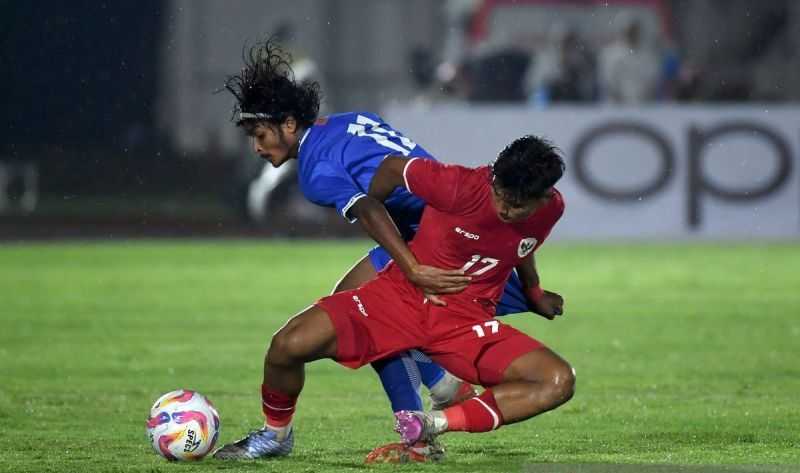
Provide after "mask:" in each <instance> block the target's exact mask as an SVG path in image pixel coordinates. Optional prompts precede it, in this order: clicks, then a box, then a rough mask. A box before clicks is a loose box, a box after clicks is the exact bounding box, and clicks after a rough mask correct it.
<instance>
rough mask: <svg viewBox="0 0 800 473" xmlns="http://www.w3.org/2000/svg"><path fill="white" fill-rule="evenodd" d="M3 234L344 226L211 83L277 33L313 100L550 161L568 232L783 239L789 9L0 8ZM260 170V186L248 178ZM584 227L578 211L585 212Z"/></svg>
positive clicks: (792, 152)
mask: <svg viewBox="0 0 800 473" xmlns="http://www.w3.org/2000/svg"><path fill="white" fill-rule="evenodd" d="M0 9H2V10H0V11H2V13H3V14H2V22H3V29H2V30H3V37H2V43H0V45H1V46H0V47H2V55H0V60H2V64H3V71H4V73H3V74H2V76H1V77H0V84H2V90H3V91H4V97H3V102H4V105H3V107H2V111H0V113H1V114H2V115H0V117H2V125H3V126H2V128H0V236H3V237H5V238H12V239H13V238H39V237H52V236H58V235H64V236H92V237H98V236H99V237H103V236H114V237H120V236H129V235H139V234H143V235H161V234H165V235H215V234H234V235H243V234H247V235H290V236H303V235H316V236H318V235H324V236H328V237H336V236H343V235H355V234H358V229H357V228H354V227H352V226H349V225H346V224H344V223H343V222H340V221H339V219H337V218H336V216H335V215H334V214H333V213H331V212H327V211H321V210H320V209H317V208H314V207H313V206H311V205H310V204H307V203H305V202H303V200H302V197H301V196H299V195H298V192H297V190H296V186H295V184H294V177H293V173H292V171H291V170H289V169H285V170H282V171H283V172H279V173H276V172H274V170H272V171H267V172H266V173H265V174H264V175H263V176H261V174H262V171H263V169H262V164H261V163H260V162H259V160H258V158H257V157H256V156H255V155H254V154H253V153H252V152H251V151H250V148H249V144H248V142H247V140H246V139H245V137H244V136H243V135H242V133H241V131H240V130H237V129H236V128H235V127H234V126H233V125H232V124H231V122H230V119H231V106H232V101H231V97H230V96H229V94H227V93H226V92H225V93H221V92H218V91H219V89H220V88H221V85H222V83H223V81H224V80H225V77H226V76H227V75H228V74H231V73H234V72H236V71H237V70H238V68H239V67H240V64H241V54H242V51H243V47H244V46H245V45H247V44H252V43H253V42H254V41H256V40H259V39H262V38H264V37H266V36H269V35H278V36H279V37H280V38H282V39H283V42H284V44H285V45H286V47H287V49H289V50H290V51H292V52H293V53H294V57H295V69H296V73H297V74H298V77H300V78H309V79H315V80H318V81H320V82H321V83H322V86H323V89H324V95H325V103H324V112H326V113H331V112H336V111H360V110H368V111H375V112H378V113H380V114H382V115H383V116H384V118H385V119H386V120H388V121H389V122H390V123H391V124H392V125H393V126H394V127H395V128H397V129H399V130H402V131H404V132H405V133H406V134H407V135H408V136H409V137H411V138H412V139H414V140H416V141H417V142H419V143H420V144H422V145H423V146H424V147H425V148H427V149H429V150H431V151H432V152H433V153H434V154H436V155H437V156H438V157H439V158H440V159H441V160H444V161H449V162H460V163H465V164H471V165H477V164H483V163H486V162H488V161H489V160H491V159H492V158H493V157H494V156H495V155H496V154H497V152H498V151H499V150H500V149H501V147H502V146H503V145H504V144H506V143H508V142H510V140H511V139H513V138H515V137H517V136H520V135H521V134H525V133H537V134H542V135H545V136H548V137H550V138H551V139H553V140H554V141H555V142H556V143H557V144H558V145H559V146H560V147H561V148H562V149H563V150H564V151H565V153H566V156H567V164H568V169H569V172H568V174H567V177H566V178H565V180H564V181H563V183H562V184H561V187H562V188H563V190H564V191H565V192H566V194H567V196H568V202H569V208H570V210H569V212H568V213H567V218H566V219H565V221H564V222H563V223H562V225H561V228H560V229H559V235H560V236H561V237H563V238H570V239H594V238H601V239H613V238H616V237H624V238H637V239H638V238H645V239H671V238H681V239H683V238H697V237H707V238H712V239H719V238H738V239H753V238H781V239H786V238H795V237H796V236H797V234H798V229H799V228H800V210H798V198H797V195H798V193H800V186H799V185H798V181H799V180H800V176H798V172H800V171H798V169H797V162H798V138H797V137H798V134H799V133H800V126H799V125H798V123H800V113H799V112H798V110H800V109H798V108H797V105H795V104H796V103H797V101H798V99H800V27H798V25H800V6H798V4H797V2H793V1H788V0H785V1H783V0H766V1H761V2H750V1H746V0H741V1H740V0H731V1H725V2H720V1H713V0H694V1H688V0H671V1H668V0H636V1H634V0H618V1H593V0H581V1H578V0H575V1H569V0H564V1H536V0H519V1H504V0H482V1H480V0H447V1H428V0H410V1H402V2H401V1H370V2H366V1H355V0H330V1H319V0H296V1H292V2H280V1H274V2H264V1H255V0H238V1H236V2H222V1H215V0H194V1H190V0H173V1H150V0H143V1H139V2H135V3H126V2H122V3H120V2H100V1H76V2H69V3H64V2H55V1H53V2H50V1H34V2H3V3H2V4H0ZM259 176H261V179H258V178H259ZM589 222H591V224H589Z"/></svg>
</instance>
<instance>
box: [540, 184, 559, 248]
mask: <svg viewBox="0 0 800 473" xmlns="http://www.w3.org/2000/svg"><path fill="white" fill-rule="evenodd" d="M553 191H554V193H553V198H552V199H551V200H550V202H549V203H548V204H547V208H546V209H545V210H546V212H545V215H544V216H543V218H544V219H545V229H544V232H543V233H542V235H541V238H539V241H538V242H537V244H536V247H535V248H534V251H535V250H538V249H539V247H540V246H542V245H543V244H544V242H545V240H547V237H549V236H550V232H552V231H553V227H555V226H556V224H557V223H558V221H559V220H560V219H561V216H562V215H564V196H563V195H561V192H559V191H558V189H555V188H554V189H553Z"/></svg>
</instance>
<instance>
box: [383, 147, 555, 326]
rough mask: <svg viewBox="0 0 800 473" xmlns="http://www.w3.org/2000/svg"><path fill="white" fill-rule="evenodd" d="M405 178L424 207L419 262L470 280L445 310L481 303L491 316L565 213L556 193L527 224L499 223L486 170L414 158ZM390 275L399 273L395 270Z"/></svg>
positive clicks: (416, 243) (415, 246)
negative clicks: (515, 271) (514, 278)
mask: <svg viewBox="0 0 800 473" xmlns="http://www.w3.org/2000/svg"><path fill="white" fill-rule="evenodd" d="M404 178H405V181H406V187H407V188H408V190H409V191H411V193H412V194H414V195H416V196H418V197H420V198H422V199H423V200H425V202H427V204H428V206H427V207H426V208H425V212H424V214H423V216H422V222H421V224H420V228H419V232H418V233H417V235H416V236H415V237H414V240H413V241H412V242H411V244H410V248H411V251H412V252H413V253H414V255H415V256H416V257H417V260H418V261H419V262H420V263H422V264H426V265H431V266H435V267H437V268H452V269H458V268H460V269H463V270H464V271H465V273H466V274H468V275H470V276H472V282H471V283H470V285H469V286H467V289H465V290H464V291H463V292H461V293H459V294H454V295H448V296H446V297H447V301H448V305H453V304H466V305H468V306H471V307H474V303H475V302H479V303H481V304H483V305H485V306H487V308H488V309H489V311H490V312H491V313H492V314H493V308H494V305H496V303H497V301H498V299H499V298H500V295H501V293H502V291H503V286H504V285H505V283H506V281H507V280H508V276H509V274H510V273H511V271H512V270H513V269H514V267H515V266H517V265H518V264H519V263H520V261H521V260H522V259H523V258H525V257H526V256H528V255H529V254H530V253H531V252H533V251H535V250H536V249H537V248H538V247H539V246H541V245H542V243H544V241H545V239H547V236H548V235H549V234H550V231H551V230H552V228H553V226H554V225H555V224H556V222H557V221H558V219H559V218H561V215H562V214H563V213H564V201H563V198H562V196H561V194H560V193H559V192H558V191H557V190H555V189H554V191H555V192H554V194H553V197H552V198H551V199H550V201H549V202H548V203H547V204H545V205H544V206H542V207H540V208H539V209H537V210H536V212H534V213H533V214H532V215H531V216H529V217H528V218H527V219H526V220H524V221H521V222H515V223H507V222H503V221H502V220H500V218H499V217H498V216H497V211H496V210H495V207H494V203H493V200H492V190H491V170H490V169H489V168H488V167H482V168H477V169H470V168H465V167H461V166H456V165H446V164H442V163H439V162H436V161H431V160H423V159H412V160H411V161H409V162H408V164H407V165H406V168H405V171H404ZM392 271H393V272H395V273H398V272H399V270H398V269H397V268H396V267H392V268H391V269H390V272H392ZM396 276H397V274H395V275H393V279H394V277H396Z"/></svg>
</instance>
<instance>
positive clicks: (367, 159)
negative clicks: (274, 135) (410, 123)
mask: <svg viewBox="0 0 800 473" xmlns="http://www.w3.org/2000/svg"><path fill="white" fill-rule="evenodd" d="M388 155H400V156H411V157H419V158H425V159H434V158H433V157H432V156H431V155H430V153H428V152H427V151H425V149H423V148H422V146H419V145H418V144H416V143H414V142H413V141H411V140H410V139H408V138H406V137H405V136H403V135H402V134H401V133H400V132H398V131H396V130H395V129H393V128H392V127H391V126H389V125H388V124H386V123H385V122H384V121H383V120H382V119H381V118H380V117H379V116H377V115H375V114H373V113H366V112H361V113H340V114H336V115H331V116H328V117H323V118H321V119H319V120H317V122H316V123H315V124H314V126H312V127H311V128H309V129H308V130H307V131H306V133H305V135H304V136H303V137H302V139H301V141H300V150H299V152H298V179H299V181H300V189H301V190H302V192H303V195H304V196H305V197H306V198H307V199H308V200H310V201H311V202H314V203H315V204H317V205H321V206H324V207H334V208H336V210H337V211H338V212H339V213H340V214H341V215H342V216H343V217H344V218H345V219H347V221H349V222H351V223H352V222H355V221H356V219H355V218H354V217H353V216H352V215H350V214H349V210H350V208H351V207H352V206H353V204H355V203H356V202H358V200H359V199H361V198H363V197H366V195H367V192H368V191H369V185H370V182H372V178H373V176H374V175H375V171H376V170H377V169H378V166H380V164H381V162H383V158H385V157H386V156H388ZM384 205H385V206H386V209H387V210H388V211H389V215H391V217H392V220H394V222H395V224H396V225H397V228H398V229H399V230H400V234H401V235H402V236H403V238H405V239H406V240H410V239H411V238H412V237H413V236H414V233H416V230H417V226H418V225H419V221H420V219H421V218H422V210H423V208H424V206H425V202H423V201H422V200H421V199H420V198H418V197H416V196H414V195H412V194H411V193H409V192H408V191H407V190H406V189H405V188H397V189H395V190H394V192H392V194H391V195H390V196H389V198H388V199H386V201H385V202H384Z"/></svg>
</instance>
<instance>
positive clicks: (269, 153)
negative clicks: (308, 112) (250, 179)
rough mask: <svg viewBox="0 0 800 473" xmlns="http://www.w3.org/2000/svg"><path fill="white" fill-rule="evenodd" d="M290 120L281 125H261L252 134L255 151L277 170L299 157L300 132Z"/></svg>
mask: <svg viewBox="0 0 800 473" xmlns="http://www.w3.org/2000/svg"><path fill="white" fill-rule="evenodd" d="M290 120H291V122H290ZM290 120H287V121H286V122H284V123H282V124H280V125H273V124H271V123H259V124H258V125H256V127H255V128H253V131H252V133H251V138H252V140H253V151H255V152H256V154H258V155H259V156H261V157H262V158H264V159H266V160H267V161H269V162H270V164H272V165H273V166H274V167H276V168H277V167H280V166H281V165H282V164H283V163H285V162H286V161H288V160H290V159H292V158H294V157H296V156H297V144H298V138H297V134H298V130H297V126H296V124H295V122H294V120H293V119H290Z"/></svg>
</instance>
